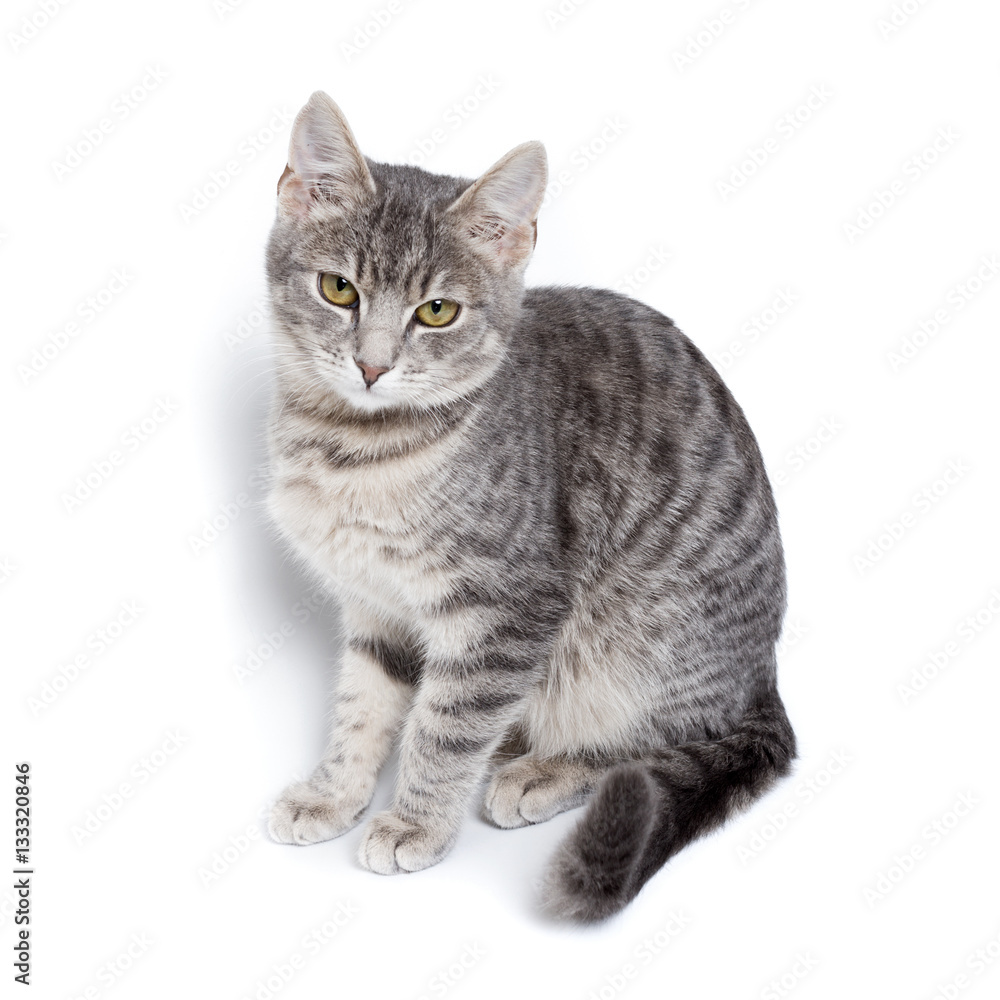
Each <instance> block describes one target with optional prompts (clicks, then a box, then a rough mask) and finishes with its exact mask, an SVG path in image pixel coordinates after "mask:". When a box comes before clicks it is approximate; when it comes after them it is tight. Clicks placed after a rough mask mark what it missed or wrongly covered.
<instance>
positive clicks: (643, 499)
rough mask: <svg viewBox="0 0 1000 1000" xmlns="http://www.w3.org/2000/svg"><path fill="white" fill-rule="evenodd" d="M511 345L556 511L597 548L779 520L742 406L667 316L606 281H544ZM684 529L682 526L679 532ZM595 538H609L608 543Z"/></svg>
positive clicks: (745, 529) (767, 525)
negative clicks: (555, 487)
mask: <svg viewBox="0 0 1000 1000" xmlns="http://www.w3.org/2000/svg"><path fill="white" fill-rule="evenodd" d="M523 313H524V328H523V329H522V330H521V331H520V333H519V336H518V338H517V342H516V345H515V348H514V350H515V352H516V354H517V355H518V366H519V370H520V371H521V372H522V379H523V382H524V384H525V388H526V393H527V395H526V400H528V402H527V403H526V406H528V407H529V408H530V410H531V411H533V416H534V419H535V420H537V422H538V426H539V427H540V428H542V432H541V433H542V435H543V447H546V449H547V452H548V458H549V462H550V464H551V467H552V468H553V469H554V470H555V471H556V475H557V477H558V482H559V484H560V485H559V504H560V506H561V508H562V512H561V515H560V516H561V517H562V518H563V519H564V521H565V523H566V525H567V529H566V530H567V532H568V533H569V535H570V536H572V537H571V538H570V539H568V540H569V541H573V540H574V539H575V540H576V542H578V543H579V542H582V541H583V540H586V542H587V544H588V547H589V548H590V549H591V551H593V548H594V544H595V531H597V529H598V528H599V527H601V526H604V527H609V526H610V525H611V524H616V525H617V530H613V531H611V532H610V534H608V535H607V536H606V538H605V541H606V542H608V543H609V544H610V545H611V547H612V548H614V549H616V550H618V549H619V544H620V543H621V541H622V540H623V539H625V538H628V537H630V536H632V537H634V536H635V534H636V530H637V526H640V525H641V535H642V537H643V539H644V542H645V543H646V544H649V543H651V542H655V541H656V540H657V526H658V528H659V536H660V537H662V536H664V535H665V534H666V533H671V530H672V528H675V527H677V526H679V525H680V524H682V523H683V524H684V525H685V526H686V528H687V529H694V531H695V533H698V532H712V531H719V530H722V531H725V532H726V533H729V534H736V535H743V536H748V535H749V536H755V537H757V538H760V537H761V535H763V534H772V533H774V527H775V524H774V520H775V517H774V504H773V496H772V493H771V489H770V485H769V484H768V481H767V477H766V474H765V472H764V466H763V461H762V459H761V456H760V451H759V449H758V447H757V443H756V441H755V439H754V437H753V434H752V433H751V431H750V428H749V426H748V424H747V421H746V418H745V416H744V414H743V411H742V409H741V408H740V406H739V405H738V404H737V403H736V401H735V400H734V399H733V397H732V395H731V393H730V392H729V390H728V389H727V388H726V386H725V385H724V383H723V382H722V379H721V378H720V376H719V375H718V373H717V372H716V371H715V369H714V368H713V366H712V365H711V363H710V362H709V361H708V360H707V359H706V358H705V356H704V355H703V354H702V353H701V351H699V350H698V348H697V347H696V346H695V345H694V344H693V343H692V342H691V340H689V339H688V337H686V336H685V335H684V334H683V333H682V332H681V331H680V330H678V329H677V327H676V326H674V324H673V322H672V321H671V320H670V319H669V318H668V317H666V316H664V315H663V314H662V313H659V312H657V311H656V310H655V309H653V308H652V307H650V306H648V305H645V304H644V303H641V302H638V301H636V300H635V299H632V298H629V297H628V296H626V295H622V294H619V293H617V292H613V291H610V290H604V289H596V288H572V287H542V288H533V289H529V290H528V292H527V293H526V296H525V299H524V311H523ZM687 533H688V532H687V531H685V534H687ZM602 547H603V546H602Z"/></svg>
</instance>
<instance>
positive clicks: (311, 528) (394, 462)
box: [269, 442, 455, 617]
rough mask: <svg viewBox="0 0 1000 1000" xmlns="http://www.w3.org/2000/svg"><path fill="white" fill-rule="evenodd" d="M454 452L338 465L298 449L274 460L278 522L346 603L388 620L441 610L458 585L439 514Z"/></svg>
mask: <svg viewBox="0 0 1000 1000" xmlns="http://www.w3.org/2000/svg"><path fill="white" fill-rule="evenodd" d="M454 446H455V445H454V442H440V443H434V444H431V445H429V446H427V447H424V448H421V449H420V450H419V451H416V452H413V453H411V454H408V455H404V456H400V457H397V458H389V459H383V460H379V461H372V462H366V463H363V464H359V465H349V466H340V467H337V466H334V465H331V463H330V462H329V461H328V460H327V459H326V456H325V454H324V452H323V450H322V449H321V448H319V447H315V448H313V447H301V448H299V449H297V450H296V451H295V452H294V454H293V456H292V457H283V458H279V459H277V460H276V462H275V470H274V472H275V475H274V484H273V487H272V490H271V494H270V497H269V506H270V510H271V513H272V516H273V517H274V519H275V521H276V522H277V524H278V525H279V526H280V527H281V529H282V531H283V532H284V533H285V534H286V535H287V536H288V537H289V538H290V540H291V541H292V542H293V543H294V545H295V547H296V548H297V549H298V551H299V552H300V554H301V555H302V556H303V557H305V558H306V560H307V561H308V562H309V563H310V564H311V565H312V566H313V567H314V568H315V569H316V570H318V571H319V572H320V573H321V574H322V575H323V577H324V578H326V579H327V580H328V581H329V582H330V584H331V585H332V587H333V588H334V590H335V591H336V592H337V594H338V596H339V597H341V598H342V599H349V600H352V601H360V602H363V603H364V604H367V605H369V606H370V607H372V608H373V610H374V609H379V610H380V611H382V612H383V613H385V614H389V615H391V616H392V617H398V616H399V615H400V614H401V613H405V612H406V611H407V610H410V611H416V610H417V609H419V608H421V607H428V606H430V605H433V604H436V603H438V602H439V601H440V600H442V599H443V598H444V597H445V596H447V594H448V593H449V591H450V589H451V583H452V579H453V573H452V572H451V571H450V570H448V569H447V568H446V558H445V556H446V552H447V550H448V540H447V538H446V537H444V536H443V535H442V533H441V532H440V530H439V529H438V528H437V527H436V525H435V523H434V522H435V520H436V519H435V518H434V516H433V515H434V512H435V504H434V498H435V497H436V496H439V495H440V489H439V488H438V487H439V484H440V483H441V481H442V479H443V478H444V477H445V476H446V474H447V470H446V461H447V458H448V452H450V451H451V450H452V449H453V448H454Z"/></svg>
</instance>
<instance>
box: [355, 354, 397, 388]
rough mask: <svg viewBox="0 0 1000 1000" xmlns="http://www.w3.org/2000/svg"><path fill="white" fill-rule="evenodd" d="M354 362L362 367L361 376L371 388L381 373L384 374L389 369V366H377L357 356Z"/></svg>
mask: <svg viewBox="0 0 1000 1000" xmlns="http://www.w3.org/2000/svg"><path fill="white" fill-rule="evenodd" d="M354 363H355V364H356V365H357V366H358V367H359V368H360V369H361V377H362V378H363V379H364V380H365V385H367V386H368V387H369V388H370V387H371V386H373V385H374V384H375V383H376V382H377V381H378V377H379V375H384V374H385V373H386V372H387V371H389V369H388V368H377V367H376V366H375V365H366V364H365V363H364V362H363V361H358V359H357V358H355V359H354Z"/></svg>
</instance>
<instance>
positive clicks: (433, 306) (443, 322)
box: [413, 299, 458, 326]
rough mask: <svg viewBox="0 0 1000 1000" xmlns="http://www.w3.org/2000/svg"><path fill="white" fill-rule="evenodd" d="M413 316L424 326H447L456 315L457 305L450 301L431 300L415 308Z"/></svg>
mask: <svg viewBox="0 0 1000 1000" xmlns="http://www.w3.org/2000/svg"><path fill="white" fill-rule="evenodd" d="M413 315H414V316H416V318H417V321H418V322H419V323H423V324H424V326H447V325H448V324H449V323H450V322H451V321H452V320H453V319H454V318H455V317H456V316H457V315H458V303H457V302H452V301H451V299H431V300H430V302H425V303H424V304H423V305H422V306H417V311H416V312H415V313H414V314H413Z"/></svg>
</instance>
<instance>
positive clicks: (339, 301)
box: [319, 273, 358, 307]
mask: <svg viewBox="0 0 1000 1000" xmlns="http://www.w3.org/2000/svg"><path fill="white" fill-rule="evenodd" d="M319 294H320V295H322V296H323V298H324V299H326V301H327V302H332V303H333V304H334V305H335V306H347V307H350V306H354V305H357V303H358V290H357V289H356V288H355V287H354V285H352V284H351V283H350V282H349V281H348V280H347V278H344V277H341V275H339V274H328V273H323V274H321V275H320V276H319Z"/></svg>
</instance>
